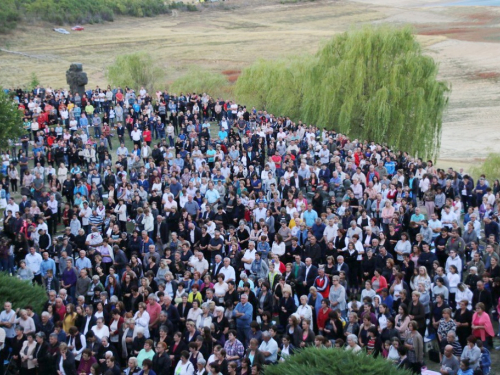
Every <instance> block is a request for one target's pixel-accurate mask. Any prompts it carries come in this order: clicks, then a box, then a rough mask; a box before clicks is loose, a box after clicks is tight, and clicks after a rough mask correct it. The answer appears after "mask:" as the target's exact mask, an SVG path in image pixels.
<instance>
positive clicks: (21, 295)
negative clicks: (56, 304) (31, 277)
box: [0, 272, 47, 314]
mask: <svg viewBox="0 0 500 375" xmlns="http://www.w3.org/2000/svg"><path fill="white" fill-rule="evenodd" d="M0 296H2V297H1V300H2V301H9V302H12V308H13V309H17V308H21V309H23V308H24V307H25V306H26V305H31V306H33V309H34V311H35V312H37V313H39V314H40V313H41V312H42V309H43V305H44V303H45V302H46V301H47V292H46V290H45V289H44V288H43V287H42V286H40V285H35V286H33V284H32V283H31V282H30V281H25V280H19V279H18V278H16V277H12V276H9V275H8V274H6V273H4V272H0Z"/></svg>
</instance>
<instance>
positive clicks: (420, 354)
mask: <svg viewBox="0 0 500 375" xmlns="http://www.w3.org/2000/svg"><path fill="white" fill-rule="evenodd" d="M405 347H406V349H407V350H408V360H409V362H410V363H411V369H412V371H413V373H414V374H420V372H421V368H422V364H423V361H424V340H423V338H422V335H420V333H419V332H418V323H417V322H416V321H414V320H412V321H411V322H410V324H408V335H407V337H406V340H405Z"/></svg>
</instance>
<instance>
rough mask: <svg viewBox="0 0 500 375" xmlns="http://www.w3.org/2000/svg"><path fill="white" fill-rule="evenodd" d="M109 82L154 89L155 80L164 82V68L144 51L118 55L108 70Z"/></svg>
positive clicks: (149, 89)
mask: <svg viewBox="0 0 500 375" xmlns="http://www.w3.org/2000/svg"><path fill="white" fill-rule="evenodd" d="M106 77H107V78H108V80H109V82H110V83H111V84H112V85H115V86H121V87H125V86H128V87H131V88H134V89H139V88H140V87H141V86H144V87H145V88H146V89H147V90H148V91H150V92H151V91H152V90H153V86H154V84H155V82H163V77H164V73H163V70H162V69H161V68H160V67H159V66H158V65H157V63H156V62H155V61H154V60H153V58H152V57H151V55H148V54H147V53H144V52H137V53H132V54H130V55H122V56H118V57H117V58H116V60H115V62H114V64H112V65H110V66H109V67H108V69H107V72H106Z"/></svg>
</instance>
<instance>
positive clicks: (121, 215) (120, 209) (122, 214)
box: [84, 204, 127, 225]
mask: <svg viewBox="0 0 500 375" xmlns="http://www.w3.org/2000/svg"><path fill="white" fill-rule="evenodd" d="M115 213H117V214H118V220H119V221H127V206H126V205H124V204H122V205H120V204H117V205H116V207H115ZM87 221H88V220H87ZM84 225H85V224H84Z"/></svg>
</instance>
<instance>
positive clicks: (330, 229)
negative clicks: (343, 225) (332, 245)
mask: <svg viewBox="0 0 500 375" xmlns="http://www.w3.org/2000/svg"><path fill="white" fill-rule="evenodd" d="M338 230H339V227H338V226H337V224H333V225H332V226H330V225H327V226H326V228H325V230H324V231H323V236H324V237H325V241H326V242H330V241H333V240H334V239H335V237H336V236H337V231H338Z"/></svg>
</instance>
